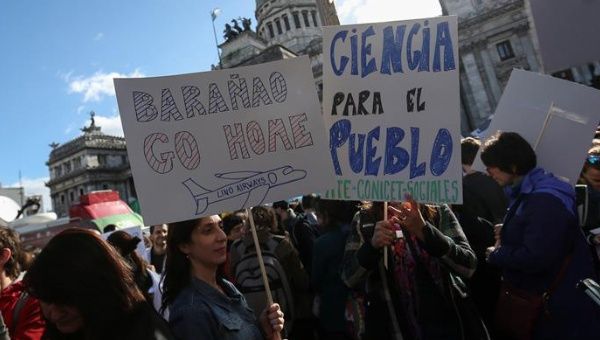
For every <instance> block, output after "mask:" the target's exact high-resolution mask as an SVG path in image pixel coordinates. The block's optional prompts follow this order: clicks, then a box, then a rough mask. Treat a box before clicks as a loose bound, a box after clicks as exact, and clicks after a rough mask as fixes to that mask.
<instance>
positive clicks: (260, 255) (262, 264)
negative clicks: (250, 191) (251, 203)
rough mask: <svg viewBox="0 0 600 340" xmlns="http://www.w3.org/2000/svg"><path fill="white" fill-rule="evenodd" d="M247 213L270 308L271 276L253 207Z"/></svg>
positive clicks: (271, 300)
mask: <svg viewBox="0 0 600 340" xmlns="http://www.w3.org/2000/svg"><path fill="white" fill-rule="evenodd" d="M246 213H247V214H248V221H249V222H250V230H251V231H252V238H253V239H254V248H255V249H256V257H258V265H259V266H260V273H261V274H262V279H263V284H264V285H265V292H267V308H268V307H269V306H271V305H272V304H273V296H272V295H271V286H269V278H268V277H267V271H266V270H265V263H264V261H263V257H262V251H261V249H260V243H259V242H258V235H257V234H256V226H255V225H254V218H253V217H252V210H251V208H246Z"/></svg>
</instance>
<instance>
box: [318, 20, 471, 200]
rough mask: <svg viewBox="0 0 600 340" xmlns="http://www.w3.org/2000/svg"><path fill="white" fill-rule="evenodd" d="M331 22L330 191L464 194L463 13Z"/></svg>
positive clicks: (327, 53) (363, 196) (327, 72)
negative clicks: (459, 22)
mask: <svg viewBox="0 0 600 340" xmlns="http://www.w3.org/2000/svg"><path fill="white" fill-rule="evenodd" d="M323 29H324V32H323V48H324V60H323V78H324V95H323V111H324V118H325V125H326V127H327V128H328V134H329V154H330V157H331V159H330V163H331V166H332V167H333V169H334V172H335V174H336V176H337V180H336V182H334V185H333V186H331V187H330V188H329V190H327V191H326V192H325V194H324V196H325V197H326V198H333V199H343V200H374V201H397V200H402V199H403V198H404V195H405V194H406V193H410V194H412V195H413V197H414V198H415V199H416V200H418V201H420V202H430V203H461V202H462V173H461V165H460V112H459V105H460V103H459V84H458V67H459V59H458V33H457V20H456V17H438V18H430V19H420V20H411V21H398V22H387V23H377V24H365V25H349V26H331V27H324V28H323Z"/></svg>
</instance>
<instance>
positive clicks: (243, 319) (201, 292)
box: [169, 278, 263, 340]
mask: <svg viewBox="0 0 600 340" xmlns="http://www.w3.org/2000/svg"><path fill="white" fill-rule="evenodd" d="M220 280H221V281H220V286H221V288H223V290H224V291H225V294H226V295H227V296H225V295H223V294H222V293H221V292H219V291H218V290H216V289H215V288H213V287H211V286H210V285H209V284H207V283H206V282H204V281H202V280H198V279H196V278H192V280H191V282H190V284H189V285H188V286H187V287H186V288H184V289H183V290H182V291H181V293H179V295H178V296H177V298H176V299H175V301H173V304H172V305H171V306H170V315H169V326H170V327H171V330H172V331H173V334H175V338H177V339H182V340H192V339H215V340H221V339H223V340H259V339H263V335H262V334H261V331H260V326H259V324H258V322H257V320H256V317H255V316H254V312H253V311H252V310H251V309H250V308H249V307H248V304H247V303H246V299H244V296H243V295H242V294H241V293H240V292H239V291H238V290H237V289H236V288H235V287H234V286H233V284H231V283H230V282H229V281H227V280H224V279H220Z"/></svg>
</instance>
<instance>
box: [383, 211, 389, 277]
mask: <svg viewBox="0 0 600 340" xmlns="http://www.w3.org/2000/svg"><path fill="white" fill-rule="evenodd" d="M387 219H388V202H383V220H384V221H387ZM383 267H384V268H385V269H386V270H387V269H388V247H383Z"/></svg>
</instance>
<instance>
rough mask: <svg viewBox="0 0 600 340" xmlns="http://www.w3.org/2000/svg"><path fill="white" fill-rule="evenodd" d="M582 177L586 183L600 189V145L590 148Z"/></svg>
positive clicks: (597, 189)
mask: <svg viewBox="0 0 600 340" xmlns="http://www.w3.org/2000/svg"><path fill="white" fill-rule="evenodd" d="M581 177H582V178H583V180H584V181H585V184H587V185H589V186H590V187H591V188H592V189H594V190H596V191H600V146H593V147H592V148H591V149H589V150H588V154H587V157H586V159H585V163H584V165H583V170H582V172H581Z"/></svg>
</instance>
